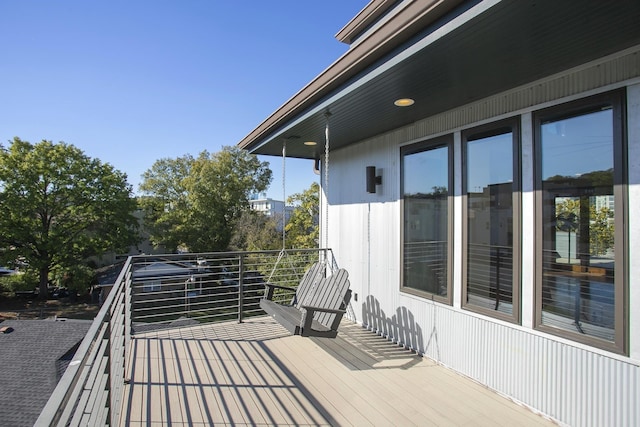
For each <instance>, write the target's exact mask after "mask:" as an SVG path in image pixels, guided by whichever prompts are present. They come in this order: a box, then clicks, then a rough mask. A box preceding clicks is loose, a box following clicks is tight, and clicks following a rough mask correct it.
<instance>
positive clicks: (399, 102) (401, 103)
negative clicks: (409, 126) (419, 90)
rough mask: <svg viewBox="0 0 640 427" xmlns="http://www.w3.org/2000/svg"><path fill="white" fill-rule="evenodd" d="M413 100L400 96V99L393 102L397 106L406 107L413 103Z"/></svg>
mask: <svg viewBox="0 0 640 427" xmlns="http://www.w3.org/2000/svg"><path fill="white" fill-rule="evenodd" d="M414 102H415V101H414V100H413V99H411V98H400V99H396V100H395V101H394V102H393V103H394V105H396V106H397V107H408V106H410V105H413V103H414Z"/></svg>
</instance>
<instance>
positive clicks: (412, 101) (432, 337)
mask: <svg viewBox="0 0 640 427" xmlns="http://www.w3.org/2000/svg"><path fill="white" fill-rule="evenodd" d="M639 23H640V2H638V1H633V2H615V4H614V3H610V2H595V1H594V2H584V1H569V0H565V1H557V0H542V1H499V0H491V1H451V0H442V1H426V0H424V1H408V0H404V1H396V0H373V1H371V2H370V3H369V4H368V5H367V6H366V7H365V8H364V9H363V11H362V12H361V13H359V14H358V15H357V16H356V18H354V19H353V20H352V21H351V22H349V23H348V24H347V25H346V26H345V27H344V28H343V29H342V30H341V31H340V32H339V33H338V34H337V38H338V39H339V40H340V41H343V42H345V43H348V44H350V48H349V50H348V51H347V52H346V53H345V54H344V55H343V56H342V57H340V58H339V59H337V60H336V61H335V62H334V63H333V64H331V65H330V66H329V67H328V68H327V69H326V70H325V71H324V72H322V74H320V75H319V76H318V77H317V78H316V79H314V80H313V81H311V82H310V83H309V84H308V85H307V86H305V87H304V88H302V89H301V90H300V91H299V92H298V93H297V94H296V95H294V96H293V97H292V98H291V99H290V100H289V101H287V102H286V103H285V104H284V105H283V106H282V107H280V109H278V110H277V111H275V112H274V113H273V114H271V115H270V116H269V117H268V118H267V119H265V121H264V122H263V123H262V124H261V125H259V127H257V128H256V129H255V130H254V131H252V132H251V133H250V134H249V135H248V136H247V137H246V138H245V139H243V140H242V141H241V142H240V143H239V146H240V147H242V148H244V149H247V150H249V151H250V152H252V153H255V154H260V155H273V156H278V155H279V154H280V153H281V151H282V144H283V142H282V141H286V140H290V139H292V138H291V137H292V136H296V141H301V142H300V143H299V144H293V143H291V142H289V143H288V144H287V154H288V155H290V156H291V157H295V158H307V159H309V161H310V163H311V162H316V163H317V162H320V163H321V167H322V169H323V170H322V174H321V177H322V183H321V184H322V197H321V208H320V212H321V214H322V215H323V217H322V218H321V220H320V226H321V232H320V236H321V239H322V241H321V245H320V246H321V247H327V248H331V249H332V250H333V253H334V255H335V257H336V260H337V262H338V264H339V265H340V267H343V268H346V269H347V270H348V271H349V276H350V280H351V286H352V291H353V293H354V297H353V299H352V307H353V309H354V315H355V320H356V321H358V322H361V323H362V324H363V325H365V326H367V327H369V328H371V329H373V330H376V331H378V332H379V333H381V334H384V335H386V336H388V337H389V338H390V339H392V340H394V341H397V342H399V343H401V344H404V345H406V346H409V347H411V348H414V349H416V350H417V351H419V352H421V353H424V354H425V355H426V356H428V357H430V358H433V359H435V360H437V361H438V362H440V363H442V364H444V365H446V366H448V367H450V368H452V369H454V370H455V371H458V372H460V373H462V374H464V375H466V376H469V377H471V378H473V379H475V380H476V381H478V382H480V383H482V384H484V385H486V386H487V387H490V388H492V389H494V390H496V391H498V392H499V393H502V394H504V395H506V396H509V397H510V398H512V399H514V400H515V401H518V402H522V403H524V404H525V405H527V406H529V407H531V408H533V409H534V410H536V411H539V412H541V413H543V414H545V415H547V416H549V417H552V418H553V419H555V420H558V421H559V422H561V423H566V424H569V425H608V426H611V425H640V409H639V405H638V402H640V212H638V209H637V207H638V206H640V24H639ZM326 130H329V132H327V134H328V135H329V141H328V145H329V158H328V159H327V158H326V157H325V154H324V153H325V142H326V141H325V131H326ZM302 141H305V142H307V143H306V144H303V143H302ZM310 141H315V142H316V143H317V144H316V145H313V144H309V143H308V142H310ZM327 173H328V176H329V177H330V178H329V180H328V182H327V181H326V180H325V177H326V176H327ZM567 201H570V202H571V203H567ZM604 208H606V209H604ZM407 393H415V390H407ZM460 404H461V405H465V404H467V402H460ZM505 422H506V421H505Z"/></svg>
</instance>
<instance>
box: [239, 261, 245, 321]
mask: <svg viewBox="0 0 640 427" xmlns="http://www.w3.org/2000/svg"><path fill="white" fill-rule="evenodd" d="M238 275H239V276H240V277H239V278H238V323H242V317H243V314H244V313H243V312H244V255H243V254H240V255H239V262H238Z"/></svg>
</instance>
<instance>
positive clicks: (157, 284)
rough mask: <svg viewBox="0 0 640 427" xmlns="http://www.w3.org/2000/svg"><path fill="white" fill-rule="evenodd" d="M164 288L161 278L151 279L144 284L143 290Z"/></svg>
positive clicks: (153, 290) (155, 290)
mask: <svg viewBox="0 0 640 427" xmlns="http://www.w3.org/2000/svg"><path fill="white" fill-rule="evenodd" d="M160 289H162V282H161V281H160V280H151V281H149V282H144V283H143V284H142V292H157V291H159V290H160Z"/></svg>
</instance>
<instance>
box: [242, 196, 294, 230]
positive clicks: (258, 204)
mask: <svg viewBox="0 0 640 427" xmlns="http://www.w3.org/2000/svg"><path fill="white" fill-rule="evenodd" d="M249 205H250V206H251V209H253V210H254V211H257V212H262V213H263V214H264V215H266V216H268V217H271V218H275V219H276V220H277V224H278V230H279V231H281V230H282V213H283V212H284V218H285V224H286V223H287V222H288V221H289V219H290V218H291V214H292V213H293V206H286V205H285V204H284V202H283V201H281V200H273V199H271V198H269V197H264V195H262V197H261V196H256V198H252V199H251V200H249Z"/></svg>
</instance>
